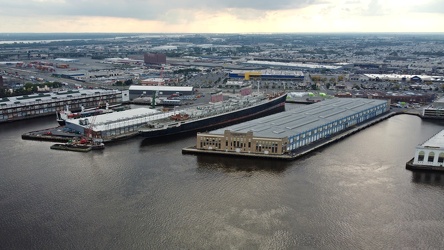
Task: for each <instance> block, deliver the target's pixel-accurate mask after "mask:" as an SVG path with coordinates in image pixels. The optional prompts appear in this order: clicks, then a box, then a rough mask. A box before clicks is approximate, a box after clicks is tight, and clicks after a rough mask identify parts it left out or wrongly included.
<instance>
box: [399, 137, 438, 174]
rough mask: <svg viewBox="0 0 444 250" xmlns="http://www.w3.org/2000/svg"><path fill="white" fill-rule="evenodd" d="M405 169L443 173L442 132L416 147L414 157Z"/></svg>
mask: <svg viewBox="0 0 444 250" xmlns="http://www.w3.org/2000/svg"><path fill="white" fill-rule="evenodd" d="M407 168H408V169H424V170H439V171H444V130H441V131H440V132H438V133H437V134H435V135H434V136H432V137H431V138H430V139H428V140H427V141H425V142H424V143H422V144H420V145H418V146H416V149H415V157H414V158H413V159H412V160H410V161H409V162H408V163H407Z"/></svg>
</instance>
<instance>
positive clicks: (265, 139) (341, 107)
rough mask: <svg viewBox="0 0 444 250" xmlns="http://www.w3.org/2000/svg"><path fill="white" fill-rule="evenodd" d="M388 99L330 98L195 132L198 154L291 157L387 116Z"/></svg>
mask: <svg viewBox="0 0 444 250" xmlns="http://www.w3.org/2000/svg"><path fill="white" fill-rule="evenodd" d="M389 109H390V103H389V101H387V100H374V99H362V98H356V99H339V98H337V99H330V100H326V101H323V102H318V103H314V104H311V105H307V106H304V107H300V108H295V109H292V110H288V111H285V112H281V113H278V114H274V115H270V116H267V117H263V118H259V119H255V120H252V121H248V122H244V123H241V124H237V125H233V126H230V127H226V128H223V129H218V130H214V131H211V132H208V133H198V134H197V141H196V146H195V150H196V151H197V152H205V151H207V152H209V151H211V152H212V153H216V152H220V153H230V154H233V153H235V154H243V155H251V156H254V155H269V156H272V155H275V156H283V155H287V156H288V155H290V156H291V155H292V154H295V153H297V151H298V150H300V149H303V148H306V147H309V146H310V145H311V144H315V143H316V142H320V141H322V140H323V139H328V138H329V137H330V136H333V135H337V134H340V133H342V132H345V131H347V130H349V129H351V128H353V127H355V126H358V125H360V124H364V123H366V122H368V121H370V120H372V119H375V118H377V117H379V116H381V115H383V114H386V113H388V111H389Z"/></svg>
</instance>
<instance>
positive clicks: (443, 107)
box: [422, 98, 444, 120]
mask: <svg viewBox="0 0 444 250" xmlns="http://www.w3.org/2000/svg"><path fill="white" fill-rule="evenodd" d="M422 117H423V118H426V119H439V120H443V119H444V98H440V99H438V100H436V101H435V102H434V103H432V104H430V105H428V106H427V107H425V108H424V109H423V110H422Z"/></svg>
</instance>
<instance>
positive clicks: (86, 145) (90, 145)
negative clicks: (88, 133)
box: [51, 138, 105, 152]
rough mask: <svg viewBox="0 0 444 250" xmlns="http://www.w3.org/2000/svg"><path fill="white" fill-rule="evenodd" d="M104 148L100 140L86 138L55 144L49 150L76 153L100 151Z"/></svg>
mask: <svg viewBox="0 0 444 250" xmlns="http://www.w3.org/2000/svg"><path fill="white" fill-rule="evenodd" d="M104 148H105V144H104V143H103V140H102V139H96V138H94V139H92V140H88V139H86V138H82V139H78V138H74V139H72V140H69V141H68V142H67V143H63V144H61V143H57V144H54V145H52V146H51V149H56V150H66V151H76V152H89V151H91V150H101V149H104Z"/></svg>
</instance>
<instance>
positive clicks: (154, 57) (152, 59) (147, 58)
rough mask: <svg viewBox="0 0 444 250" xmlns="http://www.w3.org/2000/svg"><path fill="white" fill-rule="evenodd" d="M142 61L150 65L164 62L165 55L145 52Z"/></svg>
mask: <svg viewBox="0 0 444 250" xmlns="http://www.w3.org/2000/svg"><path fill="white" fill-rule="evenodd" d="M143 61H144V62H145V64H151V65H161V64H166V55H165V54H160V53H159V54H152V53H145V54H144V55H143Z"/></svg>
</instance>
